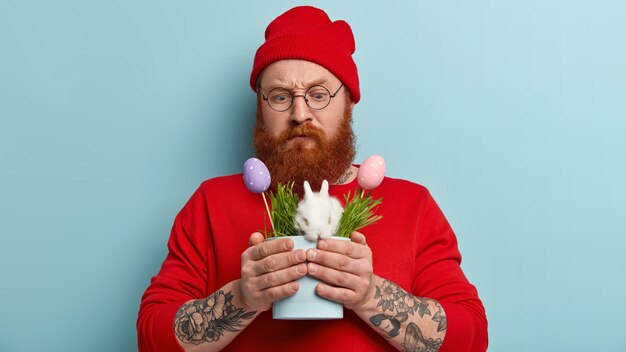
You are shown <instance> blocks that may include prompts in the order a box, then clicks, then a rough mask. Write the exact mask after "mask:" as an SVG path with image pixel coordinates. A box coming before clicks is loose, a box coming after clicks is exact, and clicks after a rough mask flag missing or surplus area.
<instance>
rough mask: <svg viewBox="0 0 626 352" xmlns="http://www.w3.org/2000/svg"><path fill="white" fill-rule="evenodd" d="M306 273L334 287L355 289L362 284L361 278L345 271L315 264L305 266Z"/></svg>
mask: <svg viewBox="0 0 626 352" xmlns="http://www.w3.org/2000/svg"><path fill="white" fill-rule="evenodd" d="M307 272H308V273H309V275H311V276H312V277H314V278H316V279H319V280H321V281H323V282H325V283H327V284H330V285H334V286H339V287H345V288H356V287H358V286H359V285H361V284H364V283H363V282H362V280H361V277H360V276H358V275H355V274H353V273H349V272H347V271H339V270H335V269H332V268H328V267H325V266H322V265H318V264H315V263H308V264H307Z"/></svg>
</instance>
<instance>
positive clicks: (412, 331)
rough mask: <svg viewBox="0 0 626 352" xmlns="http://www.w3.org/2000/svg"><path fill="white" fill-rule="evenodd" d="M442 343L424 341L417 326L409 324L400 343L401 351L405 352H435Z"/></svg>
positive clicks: (431, 340) (429, 340)
mask: <svg viewBox="0 0 626 352" xmlns="http://www.w3.org/2000/svg"><path fill="white" fill-rule="evenodd" d="M442 343H443V341H441V339H436V340H435V339H428V340H425V339H424V336H423V335H422V331H421V330H420V329H419V328H418V327H417V325H415V323H409V326H408V327H407V328H406V334H405V335H404V341H403V342H402V350H403V351H405V352H437V351H439V348H440V347H441V344H442Z"/></svg>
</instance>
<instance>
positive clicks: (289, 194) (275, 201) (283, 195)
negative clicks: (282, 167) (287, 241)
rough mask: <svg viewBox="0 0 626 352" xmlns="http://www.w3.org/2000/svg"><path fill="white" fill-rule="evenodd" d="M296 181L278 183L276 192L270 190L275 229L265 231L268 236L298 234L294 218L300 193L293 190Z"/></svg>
mask: <svg viewBox="0 0 626 352" xmlns="http://www.w3.org/2000/svg"><path fill="white" fill-rule="evenodd" d="M293 185H294V183H293V182H291V183H289V184H287V185H283V184H280V183H279V184H278V186H277V187H276V192H270V193H269V197H270V202H271V203H272V212H271V217H272V222H273V223H274V230H273V231H270V232H267V231H266V232H265V235H266V237H268V238H269V237H281V236H296V235H297V234H298V232H297V230H296V228H295V226H294V223H293V219H294V217H295V215H296V209H297V208H298V202H299V199H298V195H297V194H296V193H295V192H294V191H293Z"/></svg>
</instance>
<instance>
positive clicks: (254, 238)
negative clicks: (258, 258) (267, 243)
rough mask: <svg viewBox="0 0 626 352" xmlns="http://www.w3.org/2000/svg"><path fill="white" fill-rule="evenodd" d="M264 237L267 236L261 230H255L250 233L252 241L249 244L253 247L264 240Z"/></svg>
mask: <svg viewBox="0 0 626 352" xmlns="http://www.w3.org/2000/svg"><path fill="white" fill-rule="evenodd" d="M264 239H265V237H264V236H263V235H262V234H261V233H260V232H255V233H253V234H252V235H250V241H249V242H248V244H249V246H250V247H252V246H255V245H257V244H259V243H261V242H263V240H264Z"/></svg>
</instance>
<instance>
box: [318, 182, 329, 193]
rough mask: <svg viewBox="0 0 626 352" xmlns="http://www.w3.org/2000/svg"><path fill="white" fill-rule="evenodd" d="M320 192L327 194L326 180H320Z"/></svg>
mask: <svg viewBox="0 0 626 352" xmlns="http://www.w3.org/2000/svg"><path fill="white" fill-rule="evenodd" d="M320 193H322V194H328V181H326V180H324V181H322V189H320Z"/></svg>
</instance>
